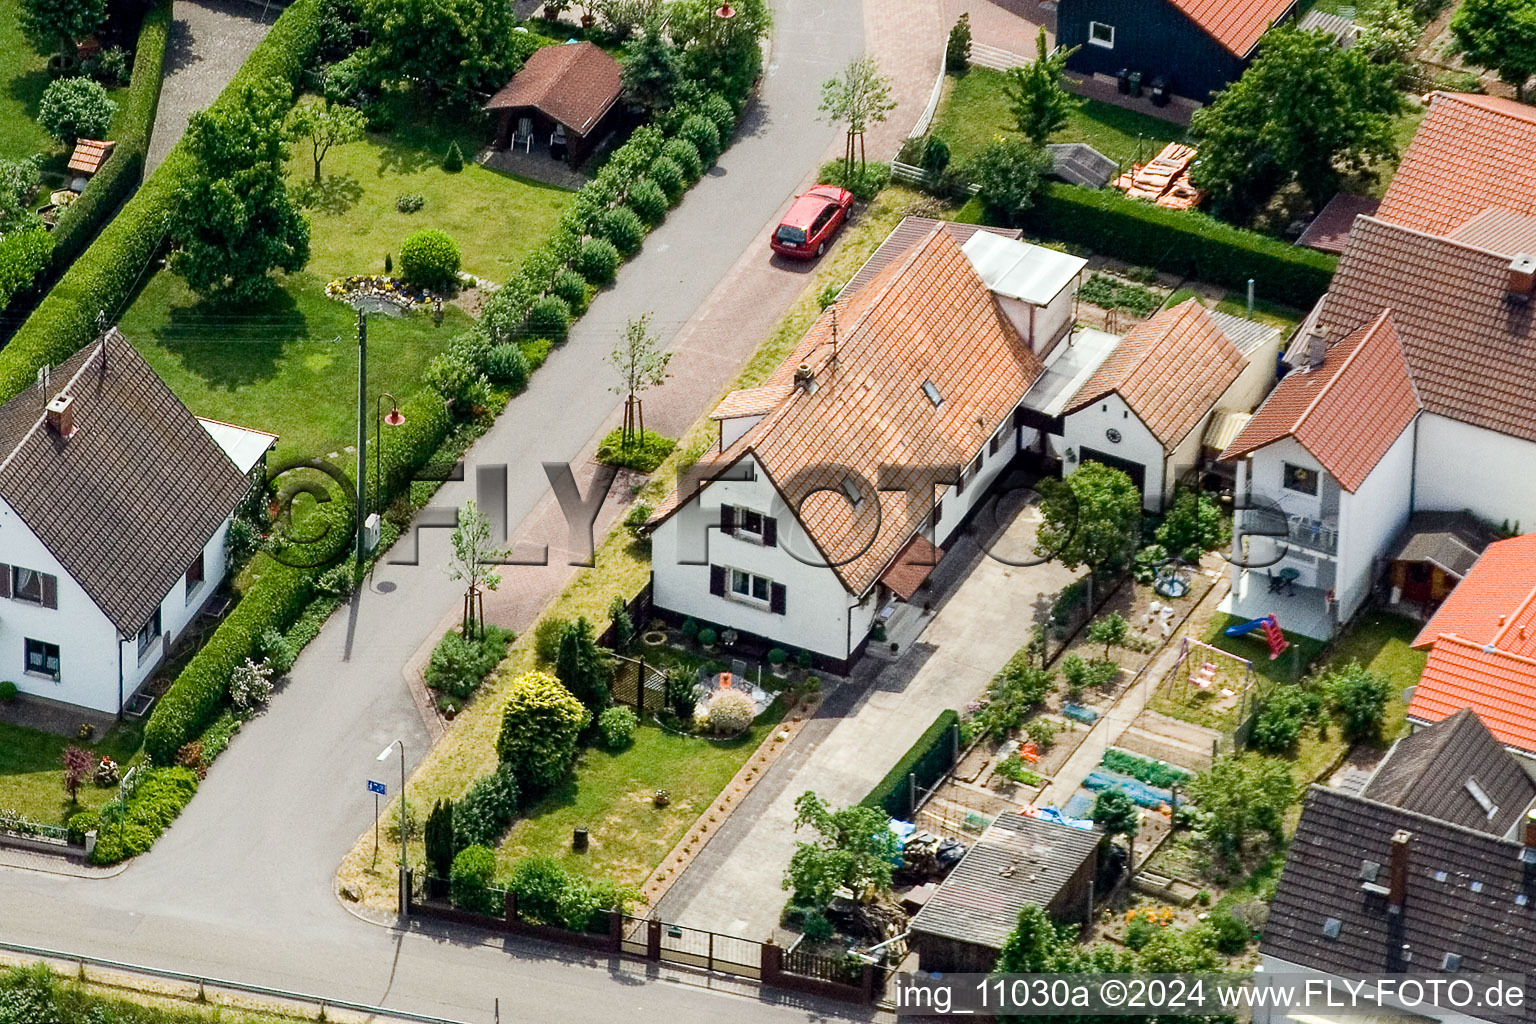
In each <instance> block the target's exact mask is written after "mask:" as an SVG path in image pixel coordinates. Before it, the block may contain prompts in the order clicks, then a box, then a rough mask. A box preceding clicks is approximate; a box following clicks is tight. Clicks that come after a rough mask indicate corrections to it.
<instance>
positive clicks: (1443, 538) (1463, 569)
mask: <svg viewBox="0 0 1536 1024" xmlns="http://www.w3.org/2000/svg"><path fill="white" fill-rule="evenodd" d="M1497 539H1498V538H1497V537H1496V536H1495V535H1494V533H1493V531H1492V530H1490V529H1489V528H1488V527H1487V526H1486V525H1484V524H1483V522H1482V520H1480V519H1478V518H1477V517H1476V516H1474V515H1471V514H1470V513H1467V512H1415V513H1414V514H1413V515H1411V516H1409V517H1408V523H1407V525H1406V526H1404V527H1403V532H1402V533H1399V534H1398V535H1397V541H1396V543H1395V544H1393V547H1392V555H1391V558H1390V560H1391V561H1393V562H1430V563H1432V564H1434V565H1438V566H1439V567H1440V568H1442V569H1444V570H1445V571H1446V572H1448V573H1452V574H1454V575H1455V576H1456V577H1458V578H1460V577H1463V576H1465V575H1466V574H1467V573H1468V572H1470V571H1471V570H1472V563H1474V562H1476V561H1477V557H1478V556H1479V555H1481V554H1482V553H1483V550H1484V549H1485V548H1487V547H1488V545H1489V544H1492V543H1493V542H1494V541H1495V540H1497Z"/></svg>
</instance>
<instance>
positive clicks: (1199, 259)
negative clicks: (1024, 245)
mask: <svg viewBox="0 0 1536 1024" xmlns="http://www.w3.org/2000/svg"><path fill="white" fill-rule="evenodd" d="M1024 220H1025V226H1026V228H1027V229H1028V230H1030V231H1031V232H1033V233H1035V234H1037V235H1041V236H1043V237H1046V238H1052V239H1059V240H1061V241H1063V242H1072V243H1075V244H1077V245H1085V246H1087V247H1088V248H1090V249H1092V250H1094V251H1095V252H1098V253H1102V254H1104V255H1106V256H1114V257H1116V258H1117V259H1122V260H1126V261H1127V262H1129V263H1133V264H1138V265H1141V266H1149V267H1157V268H1158V269H1159V270H1164V271H1167V272H1169V273H1173V274H1180V275H1182V276H1185V277H1192V278H1196V279H1198V280H1201V281H1209V282H1210V283H1212V284H1220V285H1225V286H1226V287H1228V288H1244V287H1246V286H1247V284H1248V279H1249V278H1253V279H1254V281H1255V288H1256V290H1257V291H1258V294H1259V295H1261V296H1262V297H1264V298H1265V299H1268V300H1271V301H1274V302H1283V303H1285V304H1287V305H1291V306H1296V307H1298V308H1300V309H1307V308H1310V307H1311V306H1312V304H1313V303H1315V302H1316V301H1317V299H1318V297H1319V296H1321V295H1322V294H1323V293H1324V292H1326V291H1327V290H1328V283H1329V281H1330V280H1331V279H1332V278H1333V271H1334V268H1335V267H1337V266H1338V260H1337V259H1336V258H1335V257H1333V256H1329V255H1328V254H1326V253H1321V252H1316V251H1314V250H1312V249H1304V248H1301V247H1300V246H1295V245H1290V244H1289V243H1286V242H1282V241H1280V240H1279V239H1277V238H1269V237H1267V236H1265V235H1260V234H1258V233H1256V232H1253V231H1246V230H1244V229H1242V228H1238V227H1234V226H1232V225H1231V224H1226V223H1224V222H1222V221H1219V220H1217V219H1215V218H1214V217H1211V216H1209V215H1207V214H1203V213H1199V212H1194V211H1184V210H1165V209H1163V208H1162V207H1159V206H1154V205H1152V204H1151V203H1146V202H1142V201H1141V200H1139V199H1130V198H1128V197H1126V196H1123V195H1121V194H1120V193H1118V192H1116V191H1114V190H1113V189H1090V188H1084V187H1082V186H1080V185H1064V184H1061V183H1059V182H1051V183H1050V184H1048V185H1047V186H1046V188H1045V189H1043V190H1042V191H1041V194H1040V197H1039V198H1038V199H1037V200H1036V203H1035V205H1034V207H1033V208H1031V209H1030V210H1029V211H1028V212H1027V213H1026V214H1025V215H1024Z"/></svg>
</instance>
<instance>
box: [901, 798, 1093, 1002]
mask: <svg viewBox="0 0 1536 1024" xmlns="http://www.w3.org/2000/svg"><path fill="white" fill-rule="evenodd" d="M1101 838H1102V837H1101V834H1100V833H1099V832H1097V831H1091V832H1090V831H1087V830H1085V829H1080V828H1073V827H1072V826H1070V825H1063V824H1061V823H1059V822H1055V821H1049V820H1047V819H1045V818H1034V817H1028V816H1026V815H1023V814H1015V813H1013V812H1012V811H1005V812H1004V813H1002V814H1000V815H998V817H997V820H996V821H994V822H993V823H992V824H991V826H989V827H988V829H987V830H986V831H985V832H983V833H982V835H981V838H980V839H978V840H976V843H975V845H974V846H972V847H971V848H970V850H969V851H967V852H966V855H965V857H964V859H962V860H961V861H960V863H959V864H957V865H955V869H954V870H953V871H951V872H950V873H949V877H948V878H946V879H945V880H944V884H942V885H940V886H939V888H938V891H936V892H935V893H934V894H933V895H932V896H931V897H929V899H928V902H927V903H926V904H925V905H924V906H923V909H922V910H920V911H918V913H917V916H916V917H914V918H913V919H912V925H911V931H912V939H911V947H912V949H913V950H915V951H916V952H917V955H918V965H919V968H920V969H921V970H924V971H950V972H954V971H961V972H968V973H986V972H988V971H991V970H992V968H993V965H994V964H995V963H996V962H997V954H998V951H999V950H1001V949H1002V948H1003V943H1004V942H1006V941H1007V939H1008V935H1009V933H1011V932H1012V931H1013V929H1014V927H1015V926H1016V925H1017V924H1018V920H1019V911H1020V910H1022V909H1023V908H1024V907H1025V905H1027V904H1031V903H1033V904H1035V905H1037V906H1041V907H1044V908H1045V912H1046V913H1047V914H1049V915H1050V916H1051V917H1052V918H1053V919H1057V920H1068V921H1086V920H1088V919H1089V918H1091V917H1092V916H1093V880H1094V876H1095V875H1096V874H1097V873H1098V867H1099V857H1098V851H1099V840H1100V839H1101Z"/></svg>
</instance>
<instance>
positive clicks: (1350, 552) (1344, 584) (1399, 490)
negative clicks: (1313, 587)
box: [1335, 424, 1413, 622]
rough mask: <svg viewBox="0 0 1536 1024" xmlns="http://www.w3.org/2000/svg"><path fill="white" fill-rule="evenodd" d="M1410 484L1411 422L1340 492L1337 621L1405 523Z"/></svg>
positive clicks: (1354, 606) (1361, 594)
mask: <svg viewBox="0 0 1536 1024" xmlns="http://www.w3.org/2000/svg"><path fill="white" fill-rule="evenodd" d="M1412 486H1413V426H1412V425H1411V424H1410V425H1409V427H1408V429H1407V430H1404V431H1403V432H1402V434H1400V435H1399V436H1398V438H1397V440H1396V441H1394V442H1392V447H1391V448H1388V449H1387V454H1385V455H1383V456H1382V457H1381V461H1380V462H1378V463H1376V467H1375V468H1374V469H1372V470H1371V472H1370V474H1369V475H1368V476H1367V477H1366V478H1365V482H1364V483H1362V484H1361V485H1360V487H1359V488H1358V489H1357V490H1356V491H1355V492H1354V493H1353V494H1350V493H1349V492H1347V491H1346V492H1345V493H1343V494H1341V495H1340V496H1339V576H1338V583H1337V585H1336V588H1335V589H1336V592H1337V597H1338V602H1339V621H1341V622H1342V621H1345V620H1347V619H1348V618H1349V617H1350V616H1352V615H1354V614H1355V612H1356V610H1358V609H1359V607H1360V605H1361V604H1363V603H1364V602H1365V599H1366V597H1367V596H1369V594H1370V591H1371V571H1372V569H1373V568H1374V567H1375V564H1376V560H1377V559H1378V558H1380V557H1381V556H1382V555H1383V554H1384V553H1385V552H1386V550H1387V547H1388V545H1390V544H1391V543H1392V540H1393V538H1395V537H1396V536H1397V534H1398V532H1399V531H1400V530H1402V528H1403V527H1404V526H1405V525H1406V524H1407V522H1408V514H1409V509H1410V502H1411V496H1410V492H1411V489H1412Z"/></svg>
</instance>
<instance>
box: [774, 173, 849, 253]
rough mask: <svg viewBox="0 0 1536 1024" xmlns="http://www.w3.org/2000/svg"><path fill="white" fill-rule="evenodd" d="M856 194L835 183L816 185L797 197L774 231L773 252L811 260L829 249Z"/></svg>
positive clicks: (845, 218) (846, 217)
mask: <svg viewBox="0 0 1536 1024" xmlns="http://www.w3.org/2000/svg"><path fill="white" fill-rule="evenodd" d="M852 206H853V193H852V192H849V191H847V190H846V189H841V188H838V187H837V186H836V185H815V186H813V187H812V188H811V189H810V190H809V191H807V192H806V193H805V195H803V196H801V197H800V198H799V199H796V200H795V205H793V206H791V207H790V208H789V212H788V213H786V214H785V215H784V219H783V220H781V221H780V222H779V226H778V227H777V228H776V229H775V230H774V232H773V251H774V252H776V253H778V254H779V255H781V256H793V257H795V258H796V259H802V260H808V259H811V258H813V257H816V256H820V255H821V254H822V253H824V252H826V251H827V245H828V244H830V243H831V241H832V236H833V235H835V234H837V229H838V228H840V227H842V226H843V222H844V221H845V220H847V219H848V210H849V209H850V208H851V207H852Z"/></svg>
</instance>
